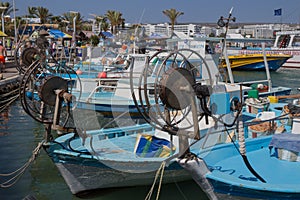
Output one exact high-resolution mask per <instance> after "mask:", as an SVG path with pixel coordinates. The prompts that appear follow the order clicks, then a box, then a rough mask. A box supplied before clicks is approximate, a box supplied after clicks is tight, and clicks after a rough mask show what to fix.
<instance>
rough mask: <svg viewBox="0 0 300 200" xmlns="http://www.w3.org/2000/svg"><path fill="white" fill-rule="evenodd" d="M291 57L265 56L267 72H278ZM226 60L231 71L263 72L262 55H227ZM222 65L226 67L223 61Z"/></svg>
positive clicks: (280, 55) (279, 55)
mask: <svg viewBox="0 0 300 200" xmlns="http://www.w3.org/2000/svg"><path fill="white" fill-rule="evenodd" d="M291 57H292V56H291V55H282V54H267V55H266V58H267V62H268V66H269V70H270V71H276V70H278V69H279V68H280V67H281V66H282V65H283V64H284V63H285V62H286V61H287V60H288V59H290V58H291ZM228 59H229V62H230V67H231V69H232V70H248V71H251V70H254V71H265V63H264V55H263V54H240V55H229V56H228ZM222 65H223V67H226V62H225V60H223V61H222Z"/></svg>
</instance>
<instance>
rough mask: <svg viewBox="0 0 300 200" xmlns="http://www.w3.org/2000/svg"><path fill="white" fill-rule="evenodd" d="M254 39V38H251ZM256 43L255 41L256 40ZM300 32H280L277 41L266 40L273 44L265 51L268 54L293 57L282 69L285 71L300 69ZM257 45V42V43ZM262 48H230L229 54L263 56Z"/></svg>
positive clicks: (277, 33) (277, 34)
mask: <svg viewBox="0 0 300 200" xmlns="http://www.w3.org/2000/svg"><path fill="white" fill-rule="evenodd" d="M251 39H252V38H251ZM254 41H255V40H254ZM299 41H300V31H299V30H296V31H279V32H276V38H275V41H274V42H273V41H272V42H271V41H268V40H267V39H266V42H268V43H271V44H270V45H269V47H267V48H266V49H265V52H266V54H279V55H281V54H284V55H291V56H292V57H291V58H289V59H288V60H287V61H286V62H285V63H283V65H282V66H281V68H285V69H287V68H288V69H300V42H299ZM240 42H242V43H244V42H245V43H246V42H247V40H241V41H240ZM255 43H256V42H255ZM261 53H262V48H261V47H260V45H258V46H256V47H255V46H253V47H252V46H251V47H250V46H246V47H235V48H230V50H229V54H232V55H233V54H234V55H239V54H246V55H247V54H261Z"/></svg>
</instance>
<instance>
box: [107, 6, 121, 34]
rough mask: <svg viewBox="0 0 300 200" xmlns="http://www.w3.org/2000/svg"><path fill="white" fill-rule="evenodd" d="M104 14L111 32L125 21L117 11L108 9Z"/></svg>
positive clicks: (114, 31) (115, 30)
mask: <svg viewBox="0 0 300 200" xmlns="http://www.w3.org/2000/svg"><path fill="white" fill-rule="evenodd" d="M105 16H106V17H107V19H108V20H109V21H110V25H111V32H112V33H113V34H115V33H116V32H117V27H118V26H119V25H121V24H123V23H124V22H125V19H123V18H122V13H120V12H118V11H114V10H108V11H107V13H106V15H105Z"/></svg>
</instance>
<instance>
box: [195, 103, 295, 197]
mask: <svg viewBox="0 0 300 200" xmlns="http://www.w3.org/2000/svg"><path fill="white" fill-rule="evenodd" d="M277 106H278V105H277ZM273 119H274V118H272V120H273ZM266 123H270V122H266ZM277 123H279V122H278V121H277ZM293 124H294V125H293V126H295V127H296V126H297V127H298V128H297V129H296V128H293V129H289V128H288V127H287V126H285V128H286V130H287V131H286V132H283V133H277V134H276V132H275V134H274V131H273V132H272V131H271V132H268V131H265V132H264V131H263V132H259V131H258V130H253V129H252V130H251V129H249V132H248V130H247V132H246V131H245V134H244V136H245V138H246V139H245V143H241V141H232V142H231V143H219V144H217V145H213V146H210V145H207V146H210V147H208V148H205V147H204V146H206V144H204V143H205V142H204V143H203V144H202V145H200V146H201V147H203V148H200V149H201V150H199V152H198V153H196V155H197V157H198V158H201V159H202V160H203V161H204V162H205V165H206V167H207V169H206V170H207V171H206V172H205V174H204V177H205V178H206V180H208V182H209V184H210V185H211V186H212V187H213V189H214V192H217V193H223V194H229V195H233V196H244V197H250V198H255V199H299V197H300V190H299V187H298V184H299V178H300V177H299V175H298V173H296V172H297V171H298V170H299V169H300V162H299V161H300V159H299V156H298V152H299V144H300V135H299V119H297V118H294V119H293ZM278 125H279V124H278ZM252 126H254V125H252ZM257 127H258V126H257ZM254 132H255V134H253V133H254ZM257 132H258V133H259V135H257ZM253 136H255V137H253ZM237 138H238V137H237ZM237 140H239V139H237ZM206 141H208V140H206ZM246 159H247V161H246ZM249 166H250V167H249ZM196 168H198V167H195V168H193V170H192V171H193V174H196V171H197V170H199V171H201V170H200V169H196ZM199 173H201V172H199ZM198 175H199V174H197V175H196V177H194V178H195V179H198V180H199V178H200V176H199V177H198Z"/></svg>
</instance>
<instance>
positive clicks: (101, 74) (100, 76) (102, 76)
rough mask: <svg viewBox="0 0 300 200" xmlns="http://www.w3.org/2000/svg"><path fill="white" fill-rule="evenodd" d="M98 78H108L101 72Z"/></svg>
mask: <svg viewBox="0 0 300 200" xmlns="http://www.w3.org/2000/svg"><path fill="white" fill-rule="evenodd" d="M97 78H107V74H106V72H99V73H98V76H97Z"/></svg>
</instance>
